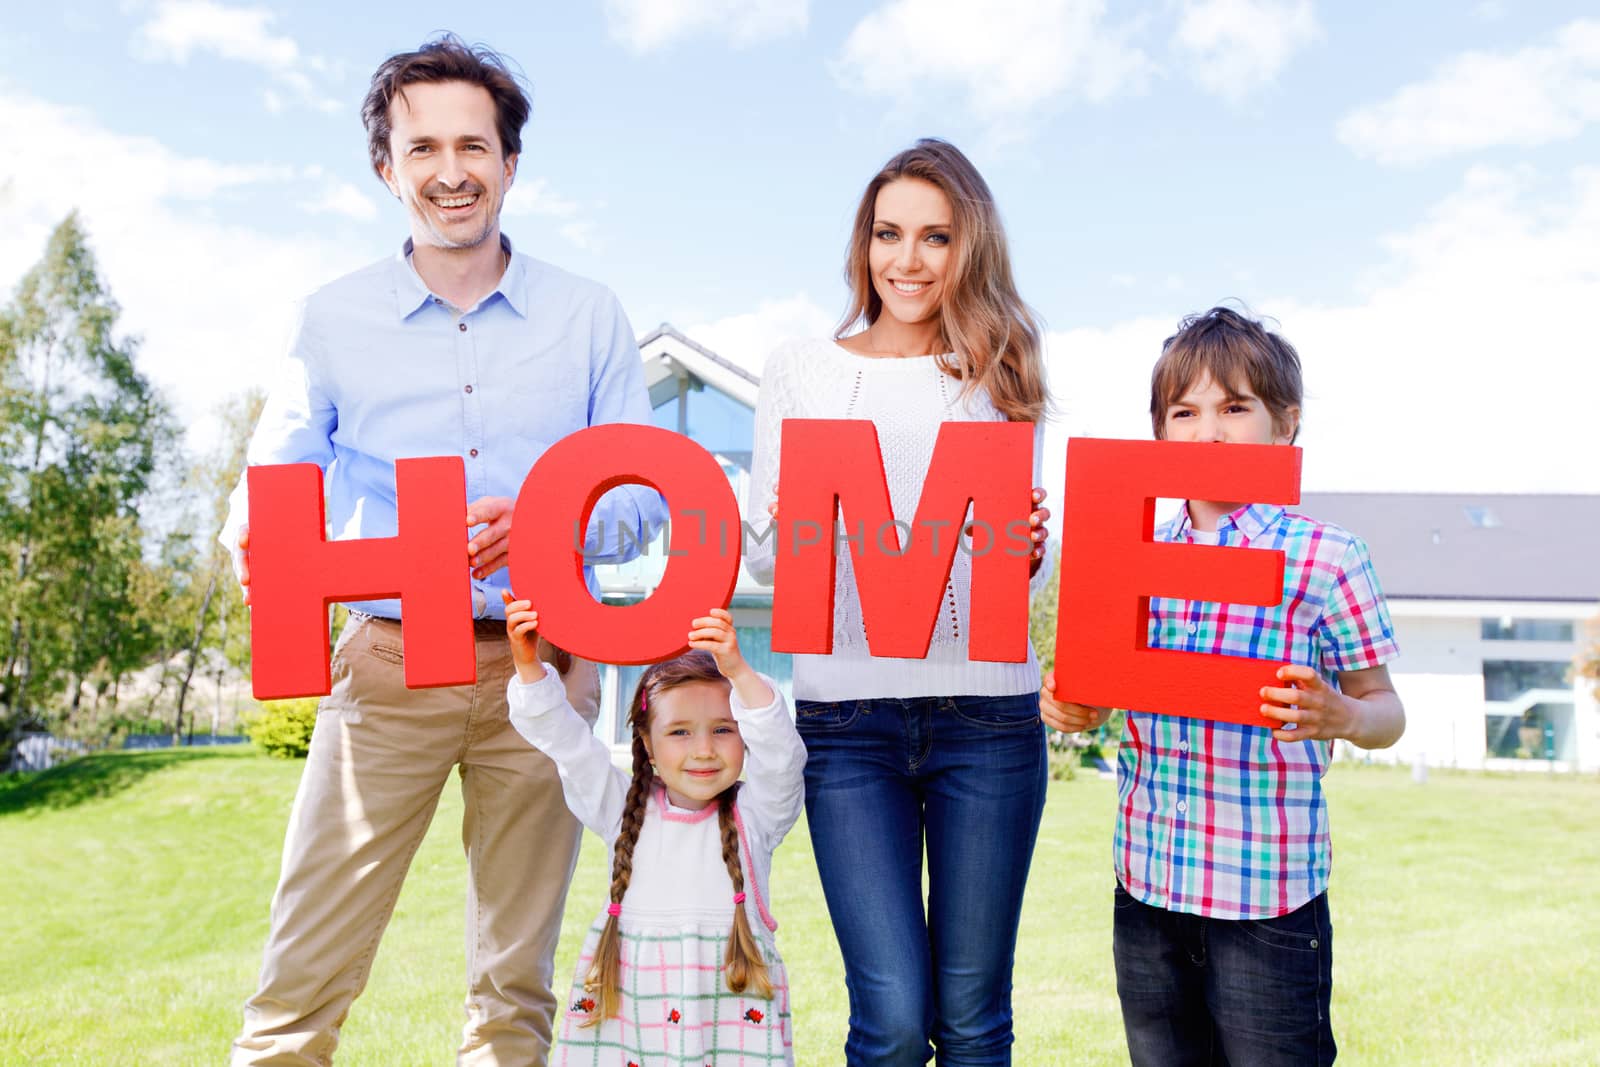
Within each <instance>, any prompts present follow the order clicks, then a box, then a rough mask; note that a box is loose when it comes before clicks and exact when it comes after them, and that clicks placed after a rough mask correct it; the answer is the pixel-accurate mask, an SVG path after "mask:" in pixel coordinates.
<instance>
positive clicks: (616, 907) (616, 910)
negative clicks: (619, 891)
mask: <svg viewBox="0 0 1600 1067" xmlns="http://www.w3.org/2000/svg"><path fill="white" fill-rule="evenodd" d="M606 914H607V915H611V916H617V915H621V914H622V905H621V904H619V903H617V902H616V901H614V900H613V901H612V902H611V903H610V904H608V905H606Z"/></svg>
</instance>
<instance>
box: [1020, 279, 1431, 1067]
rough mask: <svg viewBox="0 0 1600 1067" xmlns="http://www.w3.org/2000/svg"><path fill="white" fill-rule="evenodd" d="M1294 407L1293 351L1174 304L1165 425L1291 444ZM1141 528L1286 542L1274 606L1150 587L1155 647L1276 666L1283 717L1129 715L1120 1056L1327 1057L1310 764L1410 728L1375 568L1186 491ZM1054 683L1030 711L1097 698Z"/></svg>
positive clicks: (1122, 802)
mask: <svg viewBox="0 0 1600 1067" xmlns="http://www.w3.org/2000/svg"><path fill="white" fill-rule="evenodd" d="M1300 405H1301V381H1300V359H1299V356H1298V355H1296V353H1295V350H1294V348H1293V347H1291V346H1290V345H1289V343H1288V342H1287V341H1285V340H1284V339H1283V338H1281V337H1279V336H1277V335H1276V334H1273V333H1270V332H1268V331H1267V330H1266V329H1264V328H1263V327H1262V326H1261V324H1260V323H1258V322H1255V321H1254V320H1252V319H1249V318H1247V317H1245V316H1243V315H1240V314H1239V313H1237V312H1235V311H1231V310H1229V309H1228V308H1222V307H1217V308H1212V309H1211V310H1210V311H1208V312H1206V313H1205V314H1204V315H1198V316H1191V317H1190V318H1188V319H1185V320H1184V321H1183V322H1182V323H1181V324H1180V327H1179V330H1178V333H1177V334H1175V335H1174V336H1172V337H1169V338H1167V340H1166V342H1165V343H1164V344H1163V345H1162V350H1161V358H1160V359H1159V360H1157V362H1156V366H1155V370H1154V371H1153V372H1152V374H1151V381H1150V417H1151V421H1152V424H1153V426H1154V429H1155V435H1156V437H1157V438H1161V439H1165V440H1172V441H1214V442H1231V443H1244V444H1280V445H1288V444H1291V443H1293V441H1294V439H1295V437H1296V435H1297V433H1298V431H1299V421H1300ZM1155 537H1156V540H1158V541H1176V542H1185V543H1190V544H1220V545H1231V546H1246V545H1248V546H1252V547H1256V548H1273V549H1279V550H1281V551H1282V552H1284V553H1285V556H1286V560H1285V567H1284V598H1283V603H1282V604H1280V605H1278V606H1276V607H1270V608H1262V607H1253V606H1248V605H1239V604H1232V605H1225V604H1212V603H1201V602H1190V601H1182V600H1172V599H1168V598H1159V597H1157V598H1152V600H1151V604H1150V631H1149V633H1150V639H1149V640H1150V647H1151V648H1168V649H1181V650H1185V651H1205V652H1218V653H1222V654H1223V655H1236V656H1243V655H1248V656H1253V657H1256V658H1261V659H1273V660H1278V661H1279V662H1284V663H1287V664H1289V665H1288V666H1284V667H1281V668H1280V669H1279V670H1278V672H1277V679H1278V685H1276V686H1264V687H1263V688H1262V690H1261V699H1262V705H1261V711H1262V713H1263V714H1264V715H1266V716H1268V717H1270V718H1273V719H1276V720H1279V721H1281V722H1282V724H1283V725H1282V727H1281V728H1276V729H1272V730H1267V729H1265V728H1263V727H1259V726H1242V725H1238V724H1234V723H1224V722H1211V721H1207V720H1201V719H1190V718H1181V717H1178V716H1177V715H1170V714H1168V715H1157V714H1152V713H1150V712H1142V711H1130V712H1129V713H1128V716H1127V722H1126V725H1125V726H1124V729H1123V734H1122V741H1121V748H1120V750H1119V752H1118V758H1117V763H1118V773H1117V796H1118V806H1117V823H1116V835H1115V841H1114V867H1115V869H1116V874H1117V882H1118V885H1117V888H1116V900H1115V910H1114V913H1113V919H1114V924H1113V955H1114V958H1115V961H1116V968H1117V994H1118V996H1119V998H1120V999H1121V1001H1122V1020H1123V1027H1124V1029H1125V1030H1126V1032H1127V1038H1128V1052H1129V1055H1130V1057H1131V1058H1132V1061H1133V1063H1134V1064H1135V1067H1142V1065H1160V1067H1174V1065H1184V1064H1219V1063H1225V1064H1232V1065H1234V1067H1241V1065H1245V1064H1250V1065H1256V1064H1296V1065H1300V1064H1327V1063H1332V1062H1333V1058H1334V1052H1335V1048H1334V1040H1333V1031H1332V1028H1331V1026H1330V1024H1329V1021H1328V1001H1329V990H1330V984H1331V980H1332V947H1333V946H1332V934H1331V930H1330V926H1329V920H1328V900H1327V884H1328V869H1329V860H1330V842H1329V835H1328V813H1327V805H1326V802H1325V801H1324V799H1323V796H1322V774H1323V772H1324V771H1325V770H1326V769H1327V765H1328V758H1329V754H1330V750H1331V747H1332V745H1331V741H1332V740H1333V739H1334V738H1339V737H1342V738H1345V739H1346V740H1349V741H1351V742H1353V743H1354V744H1357V745H1360V746H1361V747H1363V748H1385V747H1387V746H1389V745H1391V744H1393V743H1394V742H1395V741H1396V740H1397V739H1398V738H1399V736H1400V734H1401V732H1402V731H1403V730H1404V729H1405V711H1404V709H1403V708H1402V707H1401V705H1400V699H1399V697H1398V696H1396V695H1395V692H1394V689H1393V687H1392V685H1391V683H1390V681H1389V673H1388V670H1387V669H1386V668H1385V667H1384V666H1383V664H1384V663H1386V662H1387V661H1389V660H1391V659H1393V658H1394V657H1395V655H1396V654H1397V651H1398V649H1397V647H1396V645H1395V640H1394V631H1393V628H1392V626H1391V625H1390V622H1389V613H1388V610H1387V608H1386V607H1385V606H1384V602H1383V594H1382V593H1381V592H1380V591H1379V588H1378V580H1377V576H1376V575H1375V574H1374V573H1373V570H1372V564H1371V562H1370V560H1369V559H1368V557H1367V548H1366V545H1365V544H1363V543H1362V541H1361V540H1360V538H1358V537H1356V536H1354V535H1353V534H1350V533H1349V532H1347V531H1345V530H1342V529H1340V528H1339V527H1337V526H1332V525H1329V524H1327V523H1321V522H1317V521H1315V520H1313V519H1308V518H1305V517H1304V516H1301V515H1296V514H1293V513H1292V512H1288V511H1285V510H1284V509H1283V508H1282V507H1277V506H1269V505H1261V504H1243V503H1238V502H1233V501H1211V500H1191V501H1188V502H1187V503H1186V505H1185V507H1184V508H1183V509H1182V510H1181V511H1180V512H1179V514H1178V515H1177V516H1175V517H1174V518H1173V519H1171V520H1170V521H1168V522H1167V523H1165V524H1163V525H1162V526H1160V527H1159V528H1158V529H1157V530H1156V533H1155ZM1054 689H1055V679H1054V677H1049V678H1047V679H1046V681H1045V687H1044V692H1043V694H1042V709H1043V710H1042V714H1043V717H1044V720H1045V722H1046V723H1048V724H1049V725H1051V726H1053V727H1055V728H1056V729H1058V730H1063V731H1075V730H1087V729H1093V728H1095V727H1098V726H1099V725H1100V724H1101V723H1103V722H1104V721H1105V719H1106V717H1107V715H1108V714H1109V713H1108V711H1107V710H1106V709H1104V708H1095V707H1088V706H1085V705H1081V704H1070V703H1061V702H1058V701H1056V700H1055V699H1054V697H1053V696H1052V692H1053V691H1054ZM1164 710H1168V711H1181V709H1164Z"/></svg>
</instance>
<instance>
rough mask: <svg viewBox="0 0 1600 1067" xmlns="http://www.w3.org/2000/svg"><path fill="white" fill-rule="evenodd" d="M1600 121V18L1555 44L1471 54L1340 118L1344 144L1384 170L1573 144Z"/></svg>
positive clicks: (1574, 25) (1569, 30)
mask: <svg viewBox="0 0 1600 1067" xmlns="http://www.w3.org/2000/svg"><path fill="white" fill-rule="evenodd" d="M1596 120H1600V20H1595V19H1579V20H1577V21H1575V22H1571V23H1568V24H1567V25H1566V26H1565V27H1563V28H1562V29H1561V30H1559V31H1558V32H1557V33H1556V34H1555V36H1554V38H1553V40H1552V41H1551V42H1550V43H1549V44H1541V45H1534V46H1530V47H1527V48H1523V49H1520V50H1518V51H1515V52H1501V53H1495V52H1467V53H1464V54H1462V55H1459V56H1456V57H1455V58H1453V59H1451V60H1449V61H1447V62H1446V63H1444V64H1442V65H1441V66H1440V67H1438V68H1437V69H1436V70H1435V71H1434V72H1433V74H1432V76H1431V77H1429V78H1428V79H1427V80H1425V81H1421V82H1417V83H1415V84H1412V85H1408V86H1405V87H1404V88H1402V89H1401V90H1400V91H1399V92H1397V93H1396V94H1395V95H1394V96H1392V97H1390V98H1389V99H1388V100H1385V101H1383V102H1382V103H1379V104H1372V105H1369V106H1367V107H1363V108H1358V109H1357V110H1355V111H1353V112H1351V113H1350V114H1348V115H1346V116H1345V117H1344V118H1342V119H1340V120H1339V124H1338V135H1339V140H1341V141H1342V142H1344V143H1345V144H1346V145H1347V146H1349V147H1350V148H1351V149H1352V150H1353V151H1354V152H1355V153H1356V154H1357V155H1360V156H1364V157H1368V158H1371V159H1375V160H1377V161H1378V162H1379V163H1383V164H1403V163H1419V162H1424V161H1427V160H1430V159H1437V158H1439V157H1441V156H1447V155H1451V154H1454V153H1458V152H1470V151H1474V150H1477V149H1483V148H1490V147H1493V146H1495V145H1520V146H1532V145H1541V144H1547V143H1549V142H1551V141H1562V140H1570V139H1571V138H1573V137H1576V136H1577V135H1578V134H1579V133H1581V132H1582V131H1583V128H1584V127H1585V126H1586V125H1587V124H1589V123H1591V122H1594V121H1596Z"/></svg>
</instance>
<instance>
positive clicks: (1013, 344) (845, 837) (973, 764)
mask: <svg viewBox="0 0 1600 1067" xmlns="http://www.w3.org/2000/svg"><path fill="white" fill-rule="evenodd" d="M845 277H846V279H847V280H848V282H849V284H850V290H851V291H850V304H849V309H848V310H847V311H846V313H845V316H844V320H843V322H842V323H841V324H840V327H839V329H838V330H837V331H836V332H835V334H834V336H832V337H830V338H826V339H820V340H814V341H807V342H803V343H800V344H794V345H789V346H787V347H784V348H780V349H779V350H778V351H777V352H776V353H774V355H773V356H772V358H771V359H769V360H768V362H767V365H766V369H765V371H764V372H763V376H762V383H761V394H760V398H759V400H758V404H757V409H756V439H755V460H754V470H753V472H752V477H751V482H750V484H751V487H752V499H751V500H750V501H749V504H748V507H747V511H748V513H749V514H751V515H761V514H763V513H767V514H772V515H773V516H774V517H776V516H777V514H778V512H777V500H776V485H777V481H778V457H779V454H780V447H781V429H782V425H783V420H784V419H785V418H834V419H838V418H846V419H850V418H854V419H871V420H872V421H873V422H874V423H875V424H876V425H877V428H878V439H879V441H881V442H882V447H883V460H884V468H885V472H886V474H887V476H888V482H889V492H890V498H891V502H892V504H893V510H894V514H895V517H896V518H897V519H899V520H910V519H911V518H913V517H914V516H915V514H916V506H917V500H918V497H919V495H920V493H921V487H922V483H923V479H924V478H925V477H926V475H927V470H928V464H929V461H930V460H931V458H932V455H933V446H934V440H935V437H936V435H937V433H938V430H939V424H940V423H941V422H945V421H962V420H1001V419H1009V420H1014V421H1019V422H1030V423H1033V424H1034V426H1035V434H1034V472H1035V484H1037V480H1038V470H1039V462H1040V456H1041V449H1042V442H1043V435H1042V429H1041V425H1040V422H1041V419H1042V417H1043V415H1044V412H1045V406H1046V397H1045V384H1044V368H1043V364H1042V360H1041V357H1040V352H1039V327H1038V325H1037V323H1036V322H1035V320H1034V318H1033V316H1032V314H1031V313H1030V312H1029V311H1028V309H1027V307H1026V306H1025V305H1024V304H1023V303H1022V300H1021V299H1020V298H1019V297H1018V295H1017V292H1016V289H1015V286H1014V285H1013V283H1012V279H1011V266H1010V262H1009V258H1008V255H1007V252H1006V244H1005V235H1004V231H1003V230H1002V228H1001V225H1000V218H999V214H998V212H997V211H996V210H995V205H994V199H993V197H992V196H991V195H990V193H989V189H988V186H987V185H985V184H984V181H983V178H982V177H981V176H979V174H978V172H977V170H976V169H974V167H973V166H972V164H971V163H970V162H968V160H967V158H966V157H965V156H963V155H962V154H961V153H960V152H959V151H957V150H956V149H955V148H954V147H952V146H951V145H949V144H947V143H945V142H944V141H937V140H924V141H919V142H917V144H916V145H915V146H913V147H912V148H910V149H908V150H907V151H905V152H902V153H900V154H899V155H897V156H896V157H894V158H893V159H891V160H890V161H889V163H888V164H887V165H886V166H885V167H884V168H883V170H881V171H880V172H879V173H878V174H877V175H876V176H875V177H874V178H873V179H872V181H871V182H870V183H868V185H867V188H866V192H865V193H864V194H863V195H862V198H861V203H860V206H859V208H858V210H857V212H856V221H855V226H854V228H853V231H852V234H851V240H850V247H849V255H848V259H847V261H846V265H845ZM852 331H854V332H852ZM1043 498H1044V493H1043V491H1041V490H1038V489H1035V490H1034V493H1033V500H1034V503H1035V504H1037V503H1038V502H1039V501H1042V500H1043ZM1048 516H1049V513H1048V512H1047V511H1045V510H1044V509H1043V508H1036V509H1035V510H1034V511H1033V514H1032V516H1031V517H1030V523H1031V524H1032V525H1033V526H1034V527H1035V529H1034V542H1035V545H1036V547H1035V549H1034V560H1035V562H1034V567H1035V572H1034V577H1035V582H1036V583H1042V582H1043V580H1044V578H1045V575H1044V573H1043V572H1042V569H1040V567H1039V562H1040V560H1041V559H1042V556H1043V551H1044V545H1043V539H1044V536H1045V531H1044V528H1043V525H1042V524H1043V522H1044V520H1045V519H1046V518H1048ZM747 543H748V542H747ZM777 543H778V539H777V538H772V537H769V538H765V539H763V540H760V541H757V542H756V543H755V545H754V547H753V548H752V549H751V551H750V553H749V555H748V556H747V559H746V563H747V566H748V567H749V569H750V572H751V573H752V574H753V575H755V576H756V577H757V578H758V579H760V580H763V581H767V582H770V581H771V580H772V574H773V571H774V569H775V559H774V550H775V546H776V544H777ZM836 543H837V542H836ZM835 576H836V577H835V581H836V587H835V592H834V638H833V651H832V652H831V653H830V654H828V655H821V656H807V655H797V656H795V658H794V692H795V698H796V699H795V710H796V713H797V716H798V721H797V725H798V727H799V733H800V736H801V737H802V738H803V739H804V740H805V746H806V750H807V753H808V762H807V764H806V767H805V779H806V816H807V821H808V824H809V826H810V830H811V841H812V847H813V849H814V850H815V852H816V858H817V868H818V871H819V873H820V875H821V879H822V887H823V891H824V893H825V895H826V897H827V901H828V911H829V913H830V915H831V916H832V919H833V927H834V931H835V933H836V934H837V935H838V938H839V947H840V950H841V953H842V955H843V957H844V968H845V982H846V985H847V987H848V989H849V993H850V1034H849V1038H848V1040H847V1041H846V1044H845V1058H846V1060H847V1061H848V1062H849V1063H851V1064H863V1065H867V1064H870V1065H871V1067H894V1065H901V1064H905V1065H910V1064H915V1065H918V1067H920V1065H921V1064H923V1063H925V1062H927V1060H928V1059H929V1057H930V1056H932V1055H933V1054H934V1050H933V1049H931V1048H930V1047H929V1045H930V1042H931V1043H932V1045H934V1046H936V1047H937V1053H938V1057H939V1062H940V1063H941V1064H958V1063H959V1064H977V1063H982V1064H1001V1063H1009V1062H1010V1046H1011V1041H1012V1035H1011V967H1012V959H1013V955H1014V952H1015V947H1016V939H1017V921H1018V916H1019V914H1020V912H1021V909H1022V890H1023V883H1024V882H1025V880H1026V878H1027V873H1028V863H1029V860H1030V859H1031V857H1032V855H1033V844H1034V838H1035V836H1036V835H1037V833H1038V828H1039V817H1040V814H1041V812H1042V810H1043V806H1044V796H1045V781H1046V771H1045V749H1044V732H1043V726H1042V724H1041V723H1040V721H1039V701H1038V686H1039V668H1038V664H1037V662H1036V661H1035V660H1034V657H1033V651H1032V649H1030V650H1029V652H1028V660H1027V662H1026V663H986V662H979V661H969V660H968V659H967V641H966V637H965V634H966V633H967V620H968V594H969V590H970V585H971V559H970V557H969V556H968V554H966V553H963V552H958V553H957V554H956V557H955V565H954V567H953V568H952V571H951V574H950V580H949V585H948V587H947V588H946V590H945V607H944V609H943V610H941V611H940V612H939V621H938V624H937V626H936V628H935V630H934V634H933V642H932V645H931V646H930V648H929V651H928V655H927V658H926V659H921V660H908V659H890V658H883V657H878V658H875V657H873V656H871V655H869V654H868V648H867V643H866V637H865V627H864V624H863V620H862V618H861V607H860V600H859V598H858V597H857V595H856V589H855V581H854V577H853V568H852V566H851V559H850V553H848V552H845V553H840V554H839V556H838V560H837V563H836V565H835ZM1036 587H1037V586H1036ZM924 848H926V851H927V857H928V872H927V877H928V896H927V901H926V911H924V901H923V894H922V885H923V881H922V879H923V868H922V857H923V851H924Z"/></svg>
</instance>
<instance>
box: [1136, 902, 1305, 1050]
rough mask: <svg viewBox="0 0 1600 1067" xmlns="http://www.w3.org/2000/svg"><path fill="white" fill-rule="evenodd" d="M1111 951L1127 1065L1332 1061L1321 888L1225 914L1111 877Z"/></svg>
mask: <svg viewBox="0 0 1600 1067" xmlns="http://www.w3.org/2000/svg"><path fill="white" fill-rule="evenodd" d="M1112 953H1113V955H1114V957H1115V958H1116V964H1117V996H1118V997H1119V998H1120V999H1121V1000H1122V1025H1123V1029H1124V1030H1125V1031H1126V1032H1127V1035H1128V1056H1129V1058H1130V1059H1131V1060H1132V1061H1133V1065H1134V1067H1154V1065H1160V1067H1216V1065H1227V1067H1267V1065H1278V1064H1282V1065H1284V1067H1290V1065H1293V1067H1301V1065H1321V1064H1330V1063H1332V1062H1333V1057H1334V1053H1335V1048H1334V1043H1333V1028H1332V1026H1331V1024H1330V1023H1329V1021H1328V998H1329V993H1330V992H1331V990H1332V986H1333V927H1332V925H1331V924H1330V922H1329V919H1328V894H1327V893H1322V894H1321V895H1319V896H1317V897H1315V898H1314V899H1312V900H1310V901H1308V902H1307V903H1306V904H1304V905H1302V906H1301V907H1299V908H1297V909H1295V910H1294V911H1291V912H1289V913H1288V914H1287V915H1279V916H1278V917H1276V918H1273V919H1237V920H1230V919H1207V918H1205V917H1203V916H1199V915H1186V914H1184V913H1182V912H1176V911H1167V910H1166V909H1164V908H1153V907H1151V906H1150V905H1148V904H1145V903H1142V902H1141V901H1138V900H1135V899H1134V898H1133V897H1132V896H1130V895H1129V894H1128V892H1127V891H1126V890H1124V889H1123V888H1122V887H1121V886H1120V885H1119V886H1117V889H1116V905H1115V912H1114V916H1113V924H1112Z"/></svg>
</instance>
